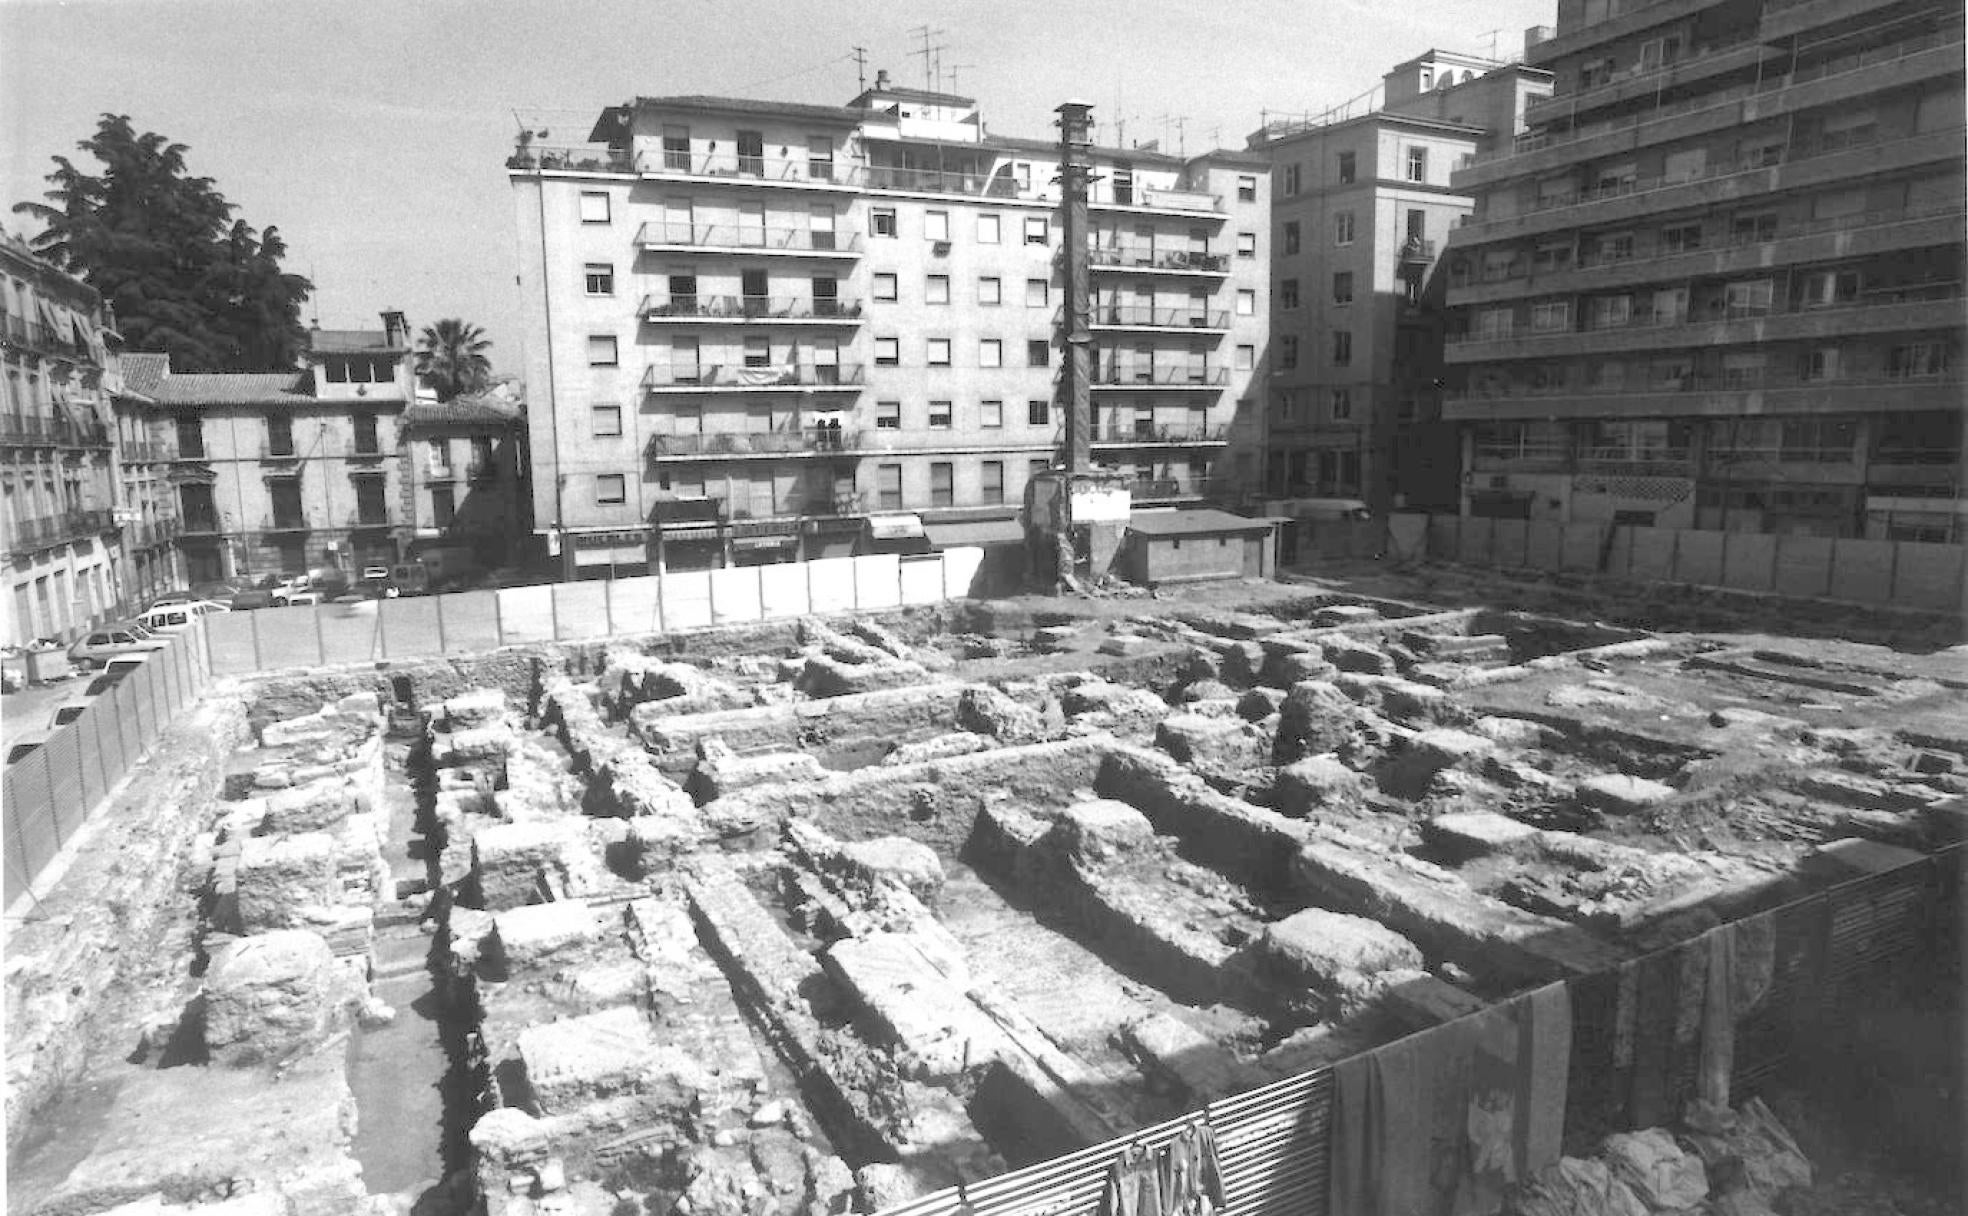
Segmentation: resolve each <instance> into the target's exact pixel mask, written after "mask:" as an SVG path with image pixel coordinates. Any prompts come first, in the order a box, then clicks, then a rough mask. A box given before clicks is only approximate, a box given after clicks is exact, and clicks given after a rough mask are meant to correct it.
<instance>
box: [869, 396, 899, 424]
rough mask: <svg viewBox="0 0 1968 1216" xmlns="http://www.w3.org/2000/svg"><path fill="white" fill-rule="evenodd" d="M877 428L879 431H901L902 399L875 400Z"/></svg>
mask: <svg viewBox="0 0 1968 1216" xmlns="http://www.w3.org/2000/svg"><path fill="white" fill-rule="evenodd" d="M875 429H876V430H878V431H899V430H901V429H902V403H901V402H900V401H877V402H875Z"/></svg>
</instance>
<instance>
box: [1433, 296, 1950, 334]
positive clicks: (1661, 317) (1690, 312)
mask: <svg viewBox="0 0 1968 1216" xmlns="http://www.w3.org/2000/svg"><path fill="white" fill-rule="evenodd" d="M1962 294H1963V292H1962V285H1961V284H1959V283H1934V284H1926V285H1921V286H1914V287H1901V288H1888V289H1883V290H1878V291H1869V292H1866V293H1865V294H1864V295H1863V296H1862V297H1860V298H1858V299H1853V300H1839V301H1836V302H1833V303H1830V304H1822V303H1809V304H1798V305H1794V306H1792V307H1788V308H1779V307H1777V306H1776V305H1775V304H1774V303H1773V304H1771V305H1770V306H1767V307H1766V306H1764V305H1762V304H1744V303H1735V304H1731V303H1729V302H1727V301H1726V300H1715V301H1706V302H1704V303H1702V304H1699V305H1696V306H1693V307H1691V308H1688V309H1686V310H1681V309H1659V310H1655V309H1635V310H1633V311H1632V312H1631V313H1630V314H1628V315H1627V316H1625V317H1623V318H1620V319H1617V320H1614V319H1592V320H1591V321H1590V323H1589V324H1587V325H1586V327H1585V328H1583V329H1546V330H1539V329H1532V330H1523V331H1518V330H1515V329H1512V330H1507V331H1505V332H1502V333H1475V334H1462V335H1458V336H1456V337H1452V338H1450V339H1449V340H1448V344H1449V345H1450V346H1468V345H1475V344H1480V343H1484V342H1514V341H1516V340H1518V339H1520V338H1576V337H1579V336H1580V335H1583V334H1598V333H1607V332H1611V331H1616V330H1629V329H1668V328H1674V327H1677V326H1686V327H1689V328H1704V327H1707V326H1710V325H1716V324H1720V323H1724V322H1728V321H1744V320H1750V319H1752V318H1763V319H1768V318H1772V317H1801V316H1811V315H1814V314H1820V313H1841V312H1853V311H1856V310H1860V309H1868V308H1894V307H1898V306H1900V305H1905V304H1924V303H1929V302H1934V303H1938V302H1942V301H1949V300H1959V299H1961V298H1962Z"/></svg>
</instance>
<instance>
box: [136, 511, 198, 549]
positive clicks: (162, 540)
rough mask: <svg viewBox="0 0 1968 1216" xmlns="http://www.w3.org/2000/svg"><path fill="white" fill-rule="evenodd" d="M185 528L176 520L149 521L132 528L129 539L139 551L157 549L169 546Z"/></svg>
mask: <svg viewBox="0 0 1968 1216" xmlns="http://www.w3.org/2000/svg"><path fill="white" fill-rule="evenodd" d="M183 530H184V529H183V526H182V525H181V523H180V522H179V521H178V520H176V519H169V518H166V519H147V520H144V521H143V522H141V523H138V524H136V525H134V526H133V527H131V529H130V530H129V532H128V534H127V535H128V537H129V539H130V541H131V543H133V544H135V545H136V547H137V548H139V549H155V548H157V547H158V546H160V545H165V544H169V543H170V541H171V539H172V538H173V537H175V536H177V535H178V534H179V533H180V532H182V531H183Z"/></svg>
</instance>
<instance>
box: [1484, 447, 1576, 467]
mask: <svg viewBox="0 0 1968 1216" xmlns="http://www.w3.org/2000/svg"><path fill="white" fill-rule="evenodd" d="M1470 460H1471V463H1472V465H1473V466H1474V467H1475V468H1478V469H1488V470H1492V471H1508V472H1513V473H1559V472H1563V471H1565V470H1567V469H1569V468H1570V467H1571V464H1572V448H1571V445H1570V444H1569V443H1478V444H1476V445H1475V447H1474V449H1473V450H1472V451H1471V453H1470Z"/></svg>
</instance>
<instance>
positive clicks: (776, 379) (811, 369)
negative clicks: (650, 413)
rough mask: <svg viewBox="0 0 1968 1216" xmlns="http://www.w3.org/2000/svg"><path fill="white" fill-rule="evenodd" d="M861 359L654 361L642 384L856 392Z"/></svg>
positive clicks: (658, 389) (689, 389)
mask: <svg viewBox="0 0 1968 1216" xmlns="http://www.w3.org/2000/svg"><path fill="white" fill-rule="evenodd" d="M861 373H862V369H861V365H860V364H858V363H772V364H766V365H763V366H753V367H747V366H744V365H737V364H734V365H725V364H716V363H711V364H692V365H689V366H665V365H663V364H660V363H652V364H650V365H649V370H648V371H646V372H644V373H643V376H642V387H643V389H644V390H645V391H647V392H652V393H706V392H713V393H725V392H730V393H748V392H749V393H767V392H786V391H788V390H797V389H803V388H804V389H817V390H819V391H821V392H853V391H856V390H858V389H859V388H860V387H861Z"/></svg>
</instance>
